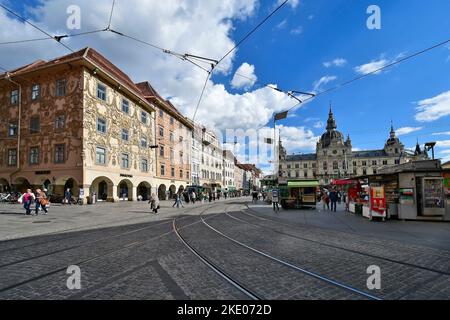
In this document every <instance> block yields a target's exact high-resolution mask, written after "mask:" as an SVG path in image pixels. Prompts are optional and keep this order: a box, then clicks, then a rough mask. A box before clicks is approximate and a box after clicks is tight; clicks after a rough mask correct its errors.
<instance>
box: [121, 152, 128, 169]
mask: <svg viewBox="0 0 450 320" xmlns="http://www.w3.org/2000/svg"><path fill="white" fill-rule="evenodd" d="M129 167H130V156H129V155H128V154H126V153H122V168H123V169H128V168H129Z"/></svg>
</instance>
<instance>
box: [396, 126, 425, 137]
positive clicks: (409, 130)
mask: <svg viewBox="0 0 450 320" xmlns="http://www.w3.org/2000/svg"><path fill="white" fill-rule="evenodd" d="M422 129H423V127H403V128H400V129H397V130H396V133H397V136H404V135H405V134H410V133H413V132H417V131H420V130H422Z"/></svg>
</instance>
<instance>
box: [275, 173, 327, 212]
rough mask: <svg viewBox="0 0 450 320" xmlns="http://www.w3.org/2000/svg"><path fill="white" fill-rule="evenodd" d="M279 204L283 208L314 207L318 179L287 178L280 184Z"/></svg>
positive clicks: (315, 204)
mask: <svg viewBox="0 0 450 320" xmlns="http://www.w3.org/2000/svg"><path fill="white" fill-rule="evenodd" d="M279 189H280V204H281V206H282V207H283V209H286V210H287V209H315V208H316V206H317V194H318V189H319V180H288V181H287V184H280V185H279Z"/></svg>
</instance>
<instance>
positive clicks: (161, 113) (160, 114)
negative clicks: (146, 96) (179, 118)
mask: <svg viewBox="0 0 450 320" xmlns="http://www.w3.org/2000/svg"><path fill="white" fill-rule="evenodd" d="M159 117H160V118H164V111H162V110H159Z"/></svg>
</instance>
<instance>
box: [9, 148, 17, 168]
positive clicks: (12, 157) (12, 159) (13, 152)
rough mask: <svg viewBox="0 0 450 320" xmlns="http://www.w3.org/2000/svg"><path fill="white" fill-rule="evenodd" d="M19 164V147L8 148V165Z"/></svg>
mask: <svg viewBox="0 0 450 320" xmlns="http://www.w3.org/2000/svg"><path fill="white" fill-rule="evenodd" d="M15 165H17V149H9V150H8V166H15Z"/></svg>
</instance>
